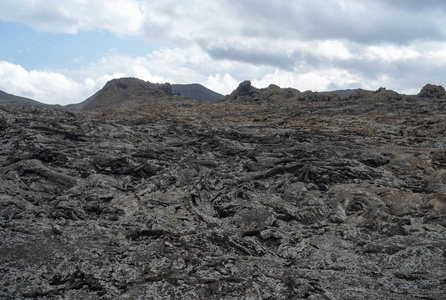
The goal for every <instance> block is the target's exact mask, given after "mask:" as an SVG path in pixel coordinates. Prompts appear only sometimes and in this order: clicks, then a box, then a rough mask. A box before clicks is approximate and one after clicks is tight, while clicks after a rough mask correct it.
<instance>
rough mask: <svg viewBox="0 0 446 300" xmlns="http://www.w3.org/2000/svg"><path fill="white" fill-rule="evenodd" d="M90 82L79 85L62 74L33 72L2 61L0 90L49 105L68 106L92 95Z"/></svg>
mask: <svg viewBox="0 0 446 300" xmlns="http://www.w3.org/2000/svg"><path fill="white" fill-rule="evenodd" d="M91 88H92V84H91V81H90V80H85V81H84V82H83V83H78V82H76V81H74V80H71V79H69V78H67V77H65V76H64V75H62V74H60V73H55V72H48V71H38V70H31V71H27V70H25V69H24V68H22V67H21V66H19V65H16V64H12V63H9V62H6V61H0V89H1V90H3V91H5V92H8V93H12V94H15V95H18V96H23V97H27V98H31V99H34V100H37V101H40V102H44V103H49V104H58V103H59V104H62V103H64V104H68V103H72V102H75V101H78V100H79V98H80V97H82V96H83V95H86V94H90V93H92V89H91Z"/></svg>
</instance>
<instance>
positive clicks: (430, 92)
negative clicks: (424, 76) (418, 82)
mask: <svg viewBox="0 0 446 300" xmlns="http://www.w3.org/2000/svg"><path fill="white" fill-rule="evenodd" d="M418 96H419V97H423V98H434V99H446V90H445V89H444V87H442V86H441V85H433V84H426V85H425V86H424V87H423V88H422V89H421V91H420V93H419V94H418Z"/></svg>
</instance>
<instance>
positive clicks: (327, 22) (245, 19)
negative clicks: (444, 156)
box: [0, 0, 446, 105]
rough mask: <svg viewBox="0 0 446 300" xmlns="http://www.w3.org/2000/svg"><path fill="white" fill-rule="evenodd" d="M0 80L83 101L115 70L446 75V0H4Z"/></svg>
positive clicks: (397, 78) (259, 79) (337, 79)
mask: <svg viewBox="0 0 446 300" xmlns="http://www.w3.org/2000/svg"><path fill="white" fill-rule="evenodd" d="M0 41H1V42H0V90H2V91H5V92H7V93H11V94H14V95H18V96H23V97H28V98H31V99H34V100H38V101H40V102H44V103H50V104H63V105H65V104H70V103H79V102H81V101H83V100H85V99H87V98H88V97H89V96H91V95H92V94H94V93H95V92H96V91H98V90H99V89H101V88H102V87H103V86H104V85H105V83H106V82H107V81H108V80H111V79H113V78H119V77H136V78H140V79H143V80H146V81H150V82H154V83H155V82H156V83H164V82H170V83H179V84H184V83H200V84H202V85H204V86H206V87H207V88H209V89H212V90H214V91H216V92H219V93H221V94H229V93H231V92H232V91H233V90H234V89H235V88H237V86H238V84H239V83H240V82H241V81H244V80H251V82H252V85H253V86H255V87H258V88H263V87H267V86H268V85H269V84H276V85H279V86H281V87H293V88H296V89H299V90H301V91H305V90H313V91H329V90H337V89H349V88H350V89H351V88H363V89H368V90H376V89H378V88H380V87H386V88H387V89H392V90H395V91H397V92H400V93H405V94H417V93H418V92H419V91H420V89H421V88H422V87H423V86H424V85H425V84H426V83H431V84H438V85H443V86H446V1H444V0H311V1H309V0H275V1H271V0H268V1H266V0H265V1H264V0H237V1H235V0H207V1H198V0H181V1H179V0H177V1H175V0H151V1H149V0H64V1H60V0H0Z"/></svg>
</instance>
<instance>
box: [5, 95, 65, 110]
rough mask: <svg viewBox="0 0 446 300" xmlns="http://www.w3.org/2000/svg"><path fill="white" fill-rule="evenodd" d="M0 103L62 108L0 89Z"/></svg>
mask: <svg viewBox="0 0 446 300" xmlns="http://www.w3.org/2000/svg"><path fill="white" fill-rule="evenodd" d="M0 104H4V105H12V106H18V107H40V108H59V109H60V108H63V107H62V106H60V105H51V104H45V103H41V102H39V101H36V100H32V99H29V98H25V97H20V96H15V95H12V94H8V93H6V92H3V91H0Z"/></svg>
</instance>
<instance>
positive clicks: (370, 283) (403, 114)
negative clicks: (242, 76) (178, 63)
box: [0, 82, 446, 299]
mask: <svg viewBox="0 0 446 300" xmlns="http://www.w3.org/2000/svg"><path fill="white" fill-rule="evenodd" d="M124 92H125V91H123V93H124ZM158 92H159V93H161V91H158ZM247 93H248V94H247ZM249 93H251V95H249ZM278 95H280V96H278ZM283 95H285V96H283ZM286 95H289V96H286ZM444 96H445V93H444V89H442V88H441V87H439V86H430V85H429V86H426V87H424V88H423V90H422V91H421V92H420V94H419V95H418V96H405V95H400V94H398V93H396V92H393V91H389V90H385V89H380V90H378V91H375V92H371V91H362V90H356V91H354V92H353V93H352V94H351V95H350V96H349V97H348V98H346V99H341V98H339V96H337V95H325V94H321V93H313V92H299V91H297V90H291V91H289V90H287V89H280V88H278V87H276V86H270V87H269V88H267V89H256V88H254V87H252V86H251V84H250V83H249V82H244V83H242V84H241V85H240V87H239V88H238V89H237V90H235V91H234V92H233V93H232V94H231V95H228V98H226V99H224V100H222V101H219V102H197V101H194V102H191V103H184V102H183V100H181V101H169V100H168V99H169V97H170V96H168V95H167V96H164V94H161V97H160V98H159V99H158V100H156V101H158V102H160V103H163V104H162V105H161V104H160V105H159V106H158V108H159V109H157V110H154V109H153V103H149V105H146V106H144V105H143V104H144V101H142V102H140V103H139V102H138V105H129V106H121V104H118V105H116V106H114V108H115V109H113V110H109V109H99V110H94V111H59V110H46V109H38V108H28V109H18V108H14V107H7V106H0V137H1V148H0V234H1V236H0V269H1V270H2V272H0V283H1V289H0V298H5V299H14V298H17V299H19V298H22V299H24V298H47V299H138V298H141V299H166V298H170V299H304V298H308V299H444V295H445V294H444V292H445V288H446V252H445V251H446V189H445V187H446V150H445V144H446V101H445V99H444ZM157 97H158V96H157ZM114 99H115V98H113V97H112V98H110V100H114ZM163 99H164V100H163ZM112 103H113V102H112ZM146 104H147V103H146ZM105 107H106V106H105Z"/></svg>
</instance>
